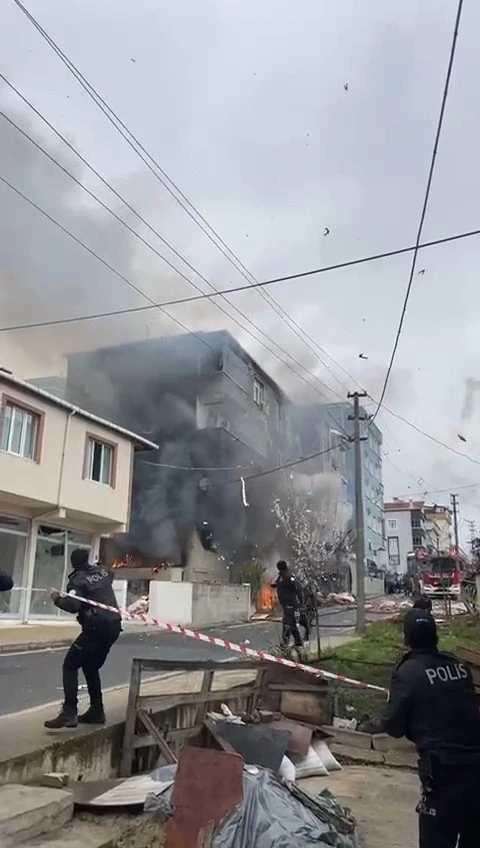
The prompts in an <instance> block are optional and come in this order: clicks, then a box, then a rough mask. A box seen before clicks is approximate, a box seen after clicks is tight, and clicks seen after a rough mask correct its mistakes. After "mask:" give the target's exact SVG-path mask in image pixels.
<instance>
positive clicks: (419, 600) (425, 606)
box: [413, 595, 433, 613]
mask: <svg viewBox="0 0 480 848" xmlns="http://www.w3.org/2000/svg"><path fill="white" fill-rule="evenodd" d="M413 609H419V610H426V611H427V612H430V613H431V612H432V609H433V605H432V599H431V598H427V596H426V595H415V597H414V599H413Z"/></svg>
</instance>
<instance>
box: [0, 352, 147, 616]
mask: <svg viewBox="0 0 480 848" xmlns="http://www.w3.org/2000/svg"><path fill="white" fill-rule="evenodd" d="M0 410H1V411H0V567H1V568H2V569H3V570H5V571H7V572H8V573H10V574H11V575H12V577H13V580H14V584H15V588H14V589H13V590H12V592H9V593H8V594H3V595H2V596H0V618H5V617H11V618H17V619H20V620H23V621H26V620H28V619H31V618H35V617H40V616H42V617H43V616H49V617H50V616H55V617H58V616H59V615H61V612H60V611H59V610H58V609H57V608H56V607H55V606H54V605H53V604H52V602H51V601H50V597H49V591H50V589H51V588H56V589H63V588H64V587H65V584H66V579H67V574H68V571H69V559H70V553H71V551H72V550H73V548H75V547H86V548H87V547H88V548H91V549H92V554H93V555H94V556H95V555H96V554H97V553H98V549H99V545H100V538H101V537H102V536H108V535H110V534H111V533H115V532H124V531H125V530H126V529H127V527H128V523H129V513H130V496H131V481H132V467H133V456H134V452H135V450H141V451H145V450H151V449H156V447H157V446H156V445H155V444H153V442H149V441H147V440H145V439H143V438H141V437H140V436H137V435H136V434H135V433H131V432H129V431H128V430H124V429H123V428H122V427H118V426H116V425H115V424H112V423H111V422H109V421H104V420H103V419H101V418H98V417H97V416H95V415H92V414H91V413H89V412H87V411H85V410H83V409H80V408H78V407H75V406H73V405H72V404H70V403H67V402H66V401H64V400H62V399H61V398H59V397H56V396H54V395H52V394H50V393H48V392H46V391H44V390H42V389H40V388H38V387H37V386H33V385H31V384H30V383H26V382H24V381H23V380H19V379H16V378H15V377H14V376H13V375H12V374H11V373H10V372H6V371H4V370H2V369H0Z"/></svg>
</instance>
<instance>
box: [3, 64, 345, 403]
mask: <svg viewBox="0 0 480 848" xmlns="http://www.w3.org/2000/svg"><path fill="white" fill-rule="evenodd" d="M0 77H2V78H4V77H3V75H2V74H0ZM23 99H24V98H23ZM0 116H1V117H2V118H3V119H4V120H5V121H7V122H8V123H9V124H10V125H11V126H12V127H13V128H14V129H15V130H16V131H17V132H18V133H20V134H21V135H22V136H23V137H24V138H25V139H27V140H28V141H29V142H30V143H31V144H32V145H34V147H35V148H36V149H37V150H38V151H39V152H41V153H42V154H43V155H44V156H46V158H47V159H48V160H49V161H50V162H52V163H53V164H54V165H56V167H58V168H59V169H60V170H61V171H62V172H63V173H64V174H66V176H68V177H69V178H70V179H71V180H72V181H73V182H74V183H75V184H76V185H78V186H79V187H80V188H81V189H82V190H83V191H85V192H86V194H88V195H89V197H91V198H93V199H94V200H95V201H96V202H97V203H98V204H99V205H100V206H101V207H102V208H103V209H104V210H105V211H106V212H107V213H109V214H110V215H112V217H113V218H114V219H115V220H116V221H118V222H119V223H120V224H122V225H123V226H124V227H126V229H127V230H128V231H129V232H130V233H131V234H132V235H133V236H135V237H136V238H138V239H139V240H140V241H141V242H142V243H143V244H144V245H146V247H148V248H149V249H150V250H152V252H153V253H155V254H156V255H157V256H158V257H159V258H160V259H161V260H163V262H165V263H166V264H167V265H168V266H169V267H170V268H171V269H173V270H174V271H176V273H178V274H179V275H180V276H181V277H182V278H183V279H184V280H186V282H187V283H189V284H190V285H191V286H192V287H193V288H194V289H195V290H196V291H197V292H200V294H203V293H204V292H203V291H202V289H201V288H200V287H199V286H198V285H197V284H196V283H194V282H193V280H191V279H189V277H187V276H186V274H184V273H183V272H182V271H180V270H179V269H178V268H177V267H176V266H175V265H173V264H172V263H171V262H170V261H169V260H168V259H167V258H166V257H165V256H163V255H162V254H161V253H160V252H159V251H158V250H157V249H156V248H155V247H154V246H153V245H152V244H150V242H148V241H147V240H146V239H144V238H143V236H142V235H140V234H139V233H137V231H136V230H134V229H133V227H131V226H130V225H129V224H128V223H127V222H126V221H124V220H123V219H122V218H121V217H120V216H119V215H117V213H116V212H115V211H114V210H113V209H111V208H110V207H109V206H108V205H107V204H106V203H104V201H103V200H101V199H100V198H99V197H98V196H97V195H96V194H95V193H94V192H93V191H91V190H90V189H89V188H87V186H85V185H84V184H83V183H82V182H81V181H80V180H79V179H78V178H77V177H75V175H74V174H72V173H71V172H70V171H69V170H68V169H67V168H65V166H64V165H62V164H61V163H60V162H58V160H57V159H56V158H55V157H54V156H52V155H51V154H50V153H49V152H48V151H47V150H45V148H44V147H42V145H41V144H39V142H37V141H35V139H33V138H32V137H31V136H30V135H29V134H28V133H27V132H26V131H25V130H24V129H22V127H20V126H19V125H18V124H16V123H15V121H13V120H12V119H11V118H10V117H9V116H8V115H6V114H5V112H2V111H0ZM54 131H55V130H54ZM69 147H70V149H72V150H73V151H74V152H75V153H77V151H76V150H75V148H73V146H72V145H70V144H69ZM80 158H81V160H82V162H84V163H85V164H86V165H87V167H89V168H90V169H91V170H92V171H93V173H95V174H96V176H98V177H99V178H100V179H101V180H102V182H103V183H104V184H105V185H106V186H107V187H108V188H109V189H110V190H111V191H113V192H114V193H115V194H116V195H117V197H119V198H120V200H122V202H124V203H125V205H126V206H127V207H128V208H129V209H130V210H131V211H132V212H134V214H136V215H137V217H139V218H140V220H141V221H143V223H144V224H146V225H147V226H148V227H149V229H153V228H152V227H150V225H149V224H148V223H147V222H146V221H145V219H144V218H142V216H140V215H139V214H138V213H137V212H136V211H135V210H134V209H133V207H131V206H130V204H128V203H127V202H126V201H125V200H124V198H123V197H122V196H121V195H120V194H119V193H118V192H116V191H115V190H114V189H113V188H112V186H111V185H110V184H109V183H108V182H107V181H106V180H105V179H103V178H102V177H101V176H100V175H99V174H98V172H97V171H96V170H95V169H94V168H93V167H91V166H90V164H89V163H88V162H87V160H86V159H84V158H83V157H81V156H80ZM37 208H38V207H37ZM50 220H51V221H52V222H53V219H52V218H50ZM64 232H65V230H64ZM153 232H154V233H155V234H156V235H157V236H158V237H159V238H160V239H161V240H162V242H164V243H165V244H166V246H167V247H169V248H170V250H172V251H173V252H174V253H175V254H176V255H177V256H179V257H180V259H182V261H184V262H185V264H186V265H187V266H188V267H189V268H190V269H191V270H192V271H193V272H194V273H195V274H197V275H198V276H199V277H200V279H201V280H202V281H203V282H205V283H206V284H207V285H208V286H210V288H211V289H213V291H214V292H216V293H217V294H219V295H220V297H222V298H223V300H225V301H226V303H228V305H229V306H231V307H232V308H233V309H234V310H235V311H236V312H238V313H239V315H240V316H241V317H242V318H243V319H244V320H245V321H247V322H248V323H249V324H251V326H252V327H254V329H255V330H257V331H258V332H259V333H261V335H263V336H264V337H265V338H267V339H268V340H269V341H271V342H272V343H273V344H274V345H275V346H276V347H277V348H278V349H279V350H280V351H281V352H282V353H283V354H285V356H287V357H289V358H290V359H291V360H292V361H293V362H294V363H295V364H296V365H297V366H298V367H299V368H300V369H302V370H304V371H306V373H307V374H308V375H309V376H310V377H311V378H313V380H314V381H315V383H314V384H313V385H312V383H310V382H309V381H308V380H307V379H306V378H305V377H304V376H303V374H302V373H299V372H298V371H297V370H296V369H294V368H293V367H292V366H291V365H290V363H289V362H288V361H285V360H284V359H283V358H282V357H280V356H278V354H277V353H276V352H275V350H273V349H272V348H271V347H270V346H269V345H267V344H265V343H264V342H262V340H261V339H259V338H258V336H255V335H254V334H253V333H252V332H251V331H250V330H249V329H248V328H247V327H245V324H244V323H242V322H240V321H239V320H238V319H236V318H235V317H234V316H233V315H231V314H230V313H229V312H228V311H227V310H226V309H224V308H223V307H222V306H221V305H220V304H218V303H214V305H215V307H216V308H217V309H218V310H219V311H220V312H222V313H223V314H224V315H226V316H227V318H229V319H230V320H231V321H233V322H234V323H235V324H236V325H237V326H238V327H240V329H241V330H242V331H244V332H246V333H247V334H248V335H250V337H251V338H253V339H254V340H255V341H257V342H258V343H259V344H261V345H262V346H263V347H264V348H265V349H266V350H267V351H269V353H271V354H272V355H273V356H275V357H276V358H277V359H278V360H279V361H280V362H281V363H282V364H283V365H285V366H286V367H287V368H288V369H289V370H290V371H291V372H292V373H293V374H295V376H297V377H298V378H299V379H300V380H302V381H303V382H304V383H306V385H307V386H309V387H310V388H312V389H313V390H314V391H317V392H318V393H319V394H320V395H321V397H322V399H323V400H324V399H325V392H327V393H328V394H330V393H331V394H333V395H334V396H336V397H340V395H338V393H336V392H335V391H334V390H333V389H331V388H330V387H329V386H327V384H326V383H323V381H322V380H320V379H319V378H318V377H317V376H316V374H314V372H313V371H311V370H310V369H309V368H307V367H306V366H304V365H303V364H302V363H301V362H300V361H299V360H298V359H296V357H294V356H293V354H291V353H289V351H287V350H286V349H285V348H283V347H282V346H281V345H279V344H278V342H276V341H275V340H274V339H272V338H271V336H269V335H268V333H265V332H264V331H263V330H262V329H261V327H259V326H258V324H256V323H255V322H254V321H252V320H251V319H250V318H249V317H248V315H246V314H245V313H244V312H242V311H241V310H240V309H238V307H236V306H235V305H234V304H232V303H231V302H230V301H229V300H228V299H227V298H226V297H223V295H222V293H221V292H219V291H218V289H216V288H215V286H214V285H213V283H211V282H210V281H209V280H208V279H207V278H206V277H204V276H203V275H202V274H201V273H200V271H198V270H197V269H196V268H195V267H194V266H193V265H191V264H190V263H189V262H188V261H187V260H186V259H184V258H183V257H182V255H181V254H180V253H178V251H176V250H175V248H173V247H172V246H171V245H170V244H169V242H168V241H167V240H166V239H164V238H163V236H161V235H160V233H158V232H157V231H156V230H153ZM150 302H152V301H150ZM317 384H318V387H317ZM320 386H322V389H320V388H319V387H320Z"/></svg>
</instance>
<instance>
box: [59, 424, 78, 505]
mask: <svg viewBox="0 0 480 848" xmlns="http://www.w3.org/2000/svg"><path fill="white" fill-rule="evenodd" d="M75 412H76V410H75V409H72V410H70V414H69V415H68V417H67V420H66V422H65V431H64V434H63V445H62V456H61V458H60V474H59V478H58V492H57V509H60V507H61V502H62V493H63V475H64V470H65V454H66V452H67V442H68V434H69V432H70V422H71V420H72V418H73V416H74V415H75Z"/></svg>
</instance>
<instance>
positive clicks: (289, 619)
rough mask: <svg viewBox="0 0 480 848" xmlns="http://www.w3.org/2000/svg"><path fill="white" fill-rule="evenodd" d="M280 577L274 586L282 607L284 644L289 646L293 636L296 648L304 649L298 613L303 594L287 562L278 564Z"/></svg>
mask: <svg viewBox="0 0 480 848" xmlns="http://www.w3.org/2000/svg"><path fill="white" fill-rule="evenodd" d="M277 569H278V577H277V579H276V580H275V582H274V583H272V586H274V587H275V589H276V590H277V595H278V602H279V604H280V606H281V607H282V611H283V620H282V643H283V644H284V645H285V646H287V645H288V644H289V642H290V636H293V639H294V642H295V647H297V648H303V642H302V637H301V635H300V631H299V629H298V624H297V613H298V609H299V607H300V604H301V601H302V592H301V588H300V586H299V584H298V583H297V581H296V579H295V577H294V576H293V574H292V572H291V571H290V569H289V567H288V565H287V563H286V562H285V560H283V559H280V560H279V561H278V562H277Z"/></svg>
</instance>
